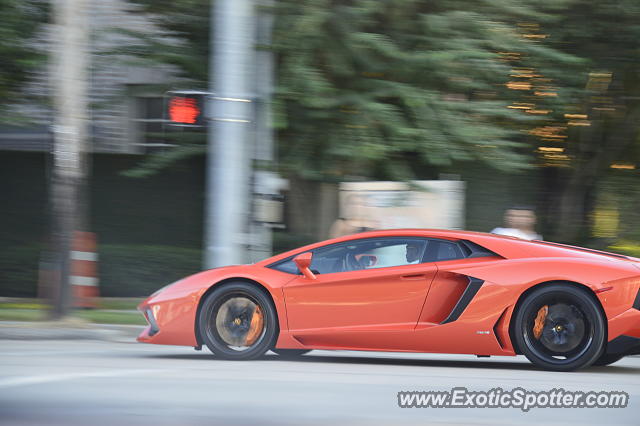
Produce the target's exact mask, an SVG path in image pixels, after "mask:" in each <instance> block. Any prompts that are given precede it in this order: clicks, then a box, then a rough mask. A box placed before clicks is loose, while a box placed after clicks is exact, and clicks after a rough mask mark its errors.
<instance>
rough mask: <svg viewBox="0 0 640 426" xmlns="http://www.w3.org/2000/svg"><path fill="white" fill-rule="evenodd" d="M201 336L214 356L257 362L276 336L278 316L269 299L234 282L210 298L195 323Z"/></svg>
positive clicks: (251, 286) (215, 292) (248, 286)
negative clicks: (255, 360) (256, 359)
mask: <svg viewBox="0 0 640 426" xmlns="http://www.w3.org/2000/svg"><path fill="white" fill-rule="evenodd" d="M198 325H199V327H200V335H201V336H202V340H203V341H204V343H205V345H207V347H208V348H209V350H211V352H213V353H214V354H215V355H216V356H219V357H221V358H225V359H231V360H246V359H255V358H258V357H260V356H262V355H264V353H265V352H266V351H267V350H269V348H270V347H272V346H273V344H274V343H275V339H276V336H277V315H276V311H275V309H274V307H273V304H272V303H271V300H270V299H269V297H268V296H267V295H266V294H265V293H264V292H263V291H261V290H260V289H258V288H257V287H256V286H254V285H251V284H248V283H244V282H234V283H229V284H224V285H223V286H221V287H220V288H217V289H215V290H214V291H213V292H211V294H209V295H208V296H207V298H206V300H205V301H204V304H203V305H202V309H201V311H200V317H199V319H198Z"/></svg>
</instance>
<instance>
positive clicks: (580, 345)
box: [523, 293, 595, 365]
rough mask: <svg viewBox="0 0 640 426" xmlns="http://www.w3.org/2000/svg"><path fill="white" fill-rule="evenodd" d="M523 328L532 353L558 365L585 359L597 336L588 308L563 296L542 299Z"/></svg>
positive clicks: (527, 318)
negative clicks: (595, 335)
mask: <svg viewBox="0 0 640 426" xmlns="http://www.w3.org/2000/svg"><path fill="white" fill-rule="evenodd" d="M523 327H524V330H523V335H524V340H525V343H526V345H527V347H528V348H529V349H530V350H531V352H533V353H534V355H536V356H537V357H538V358H540V359H542V360H544V361H546V362H548V363H552V364H557V365H562V364H569V363H572V362H574V361H575V360H577V359H579V358H580V357H581V356H582V355H584V354H585V352H587V351H588V350H589V348H590V346H591V343H592V342H593V338H594V333H595V329H594V325H593V322H592V321H591V319H590V317H589V315H587V314H586V309H585V307H584V305H583V304H582V303H581V302H579V301H577V300H574V299H573V298H572V297H570V296H567V295H566V294H563V293H557V294H548V295H545V296H543V297H540V298H538V299H537V300H536V301H535V303H533V304H532V305H531V306H530V308H529V309H528V310H527V313H526V316H525V321H524V323H523Z"/></svg>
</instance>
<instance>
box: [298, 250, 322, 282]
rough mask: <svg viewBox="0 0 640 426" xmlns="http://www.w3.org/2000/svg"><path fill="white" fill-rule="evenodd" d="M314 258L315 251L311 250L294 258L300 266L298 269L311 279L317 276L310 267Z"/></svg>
mask: <svg viewBox="0 0 640 426" xmlns="http://www.w3.org/2000/svg"><path fill="white" fill-rule="evenodd" d="M312 258H313V253H311V252H310V251H308V252H306V253H302V254H299V255H297V256H296V257H294V258H293V261H294V263H295V264H296V266H297V267H298V270H300V272H302V275H304V276H305V277H307V278H308V279H310V280H315V279H316V276H315V275H314V274H313V272H311V269H309V267H310V266H311V259H312Z"/></svg>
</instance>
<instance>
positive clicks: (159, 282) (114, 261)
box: [98, 244, 202, 297]
mask: <svg viewBox="0 0 640 426" xmlns="http://www.w3.org/2000/svg"><path fill="white" fill-rule="evenodd" d="M98 251H99V254H100V263H99V264H98V274H99V276H100V296H104V297H140V296H148V295H149V294H151V293H153V292H154V291H156V290H157V289H159V288H160V287H163V286H165V285H167V284H170V283H172V282H173V281H176V280H178V279H180V278H184V277H185V276H187V275H191V274H193V273H195V272H198V271H200V270H202V252H201V251H200V250H199V249H193V248H184V247H173V246H140V245H116V244H105V245H101V246H99V247H98Z"/></svg>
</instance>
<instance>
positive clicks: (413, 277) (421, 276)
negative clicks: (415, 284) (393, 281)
mask: <svg viewBox="0 0 640 426" xmlns="http://www.w3.org/2000/svg"><path fill="white" fill-rule="evenodd" d="M400 278H401V279H403V280H424V279H426V278H427V276H426V275H425V274H411V275H403V276H401V277H400Z"/></svg>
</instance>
